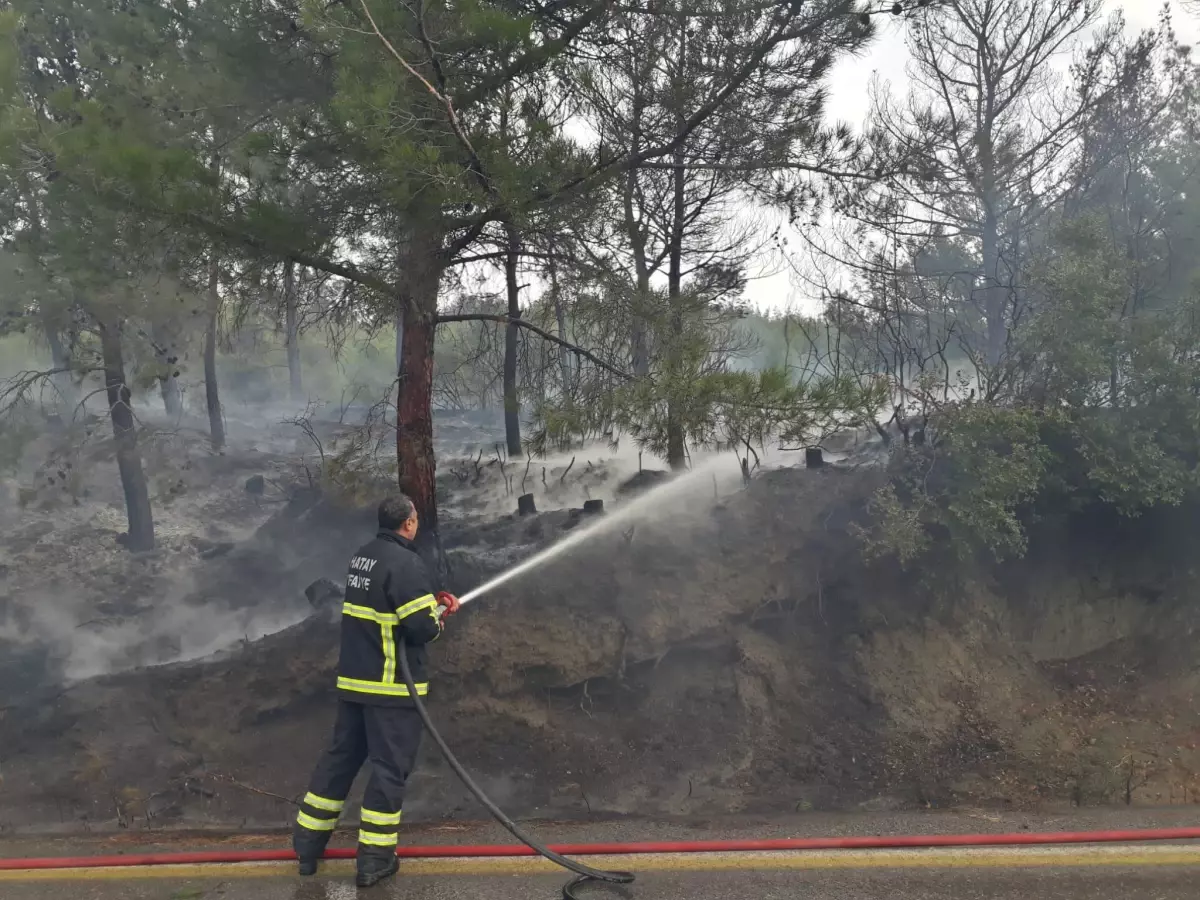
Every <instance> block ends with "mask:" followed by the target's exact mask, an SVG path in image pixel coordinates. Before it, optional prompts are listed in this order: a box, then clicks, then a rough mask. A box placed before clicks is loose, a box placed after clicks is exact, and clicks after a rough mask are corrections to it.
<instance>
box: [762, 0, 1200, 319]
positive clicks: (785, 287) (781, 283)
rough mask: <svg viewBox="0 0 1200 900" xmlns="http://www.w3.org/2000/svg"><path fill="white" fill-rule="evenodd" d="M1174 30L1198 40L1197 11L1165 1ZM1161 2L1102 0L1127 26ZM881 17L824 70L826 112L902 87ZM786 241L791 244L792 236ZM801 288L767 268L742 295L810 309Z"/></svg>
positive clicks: (889, 29) (901, 57)
mask: <svg viewBox="0 0 1200 900" xmlns="http://www.w3.org/2000/svg"><path fill="white" fill-rule="evenodd" d="M1169 5H1170V6H1171V7H1172V17H1173V22H1174V25H1175V31H1176V33H1177V34H1178V35H1179V38H1180V40H1182V41H1184V42H1186V43H1188V44H1191V45H1193V46H1194V45H1195V44H1196V42H1197V40H1200V14H1198V15H1193V14H1189V13H1187V12H1185V11H1184V10H1182V9H1181V8H1180V6H1179V4H1178V2H1176V0H1171V3H1170V4H1169ZM1162 8H1163V4H1162V3H1161V2H1159V0H1107V2H1106V3H1105V10H1106V12H1107V13H1111V12H1113V11H1115V10H1118V9H1120V10H1123V11H1124V14H1125V21H1126V22H1127V24H1128V26H1129V28H1130V30H1141V29H1143V28H1153V27H1155V26H1156V25H1157V24H1158V17H1159V15H1160V13H1161V12H1162ZM881 19H882V22H883V24H882V27H881V28H880V29H879V30H880V34H879V36H878V37H877V38H876V42H875V45H874V47H873V48H872V50H871V52H870V53H869V54H867V55H866V56H865V57H860V58H856V59H850V60H845V61H843V62H842V63H840V64H839V65H838V66H837V67H836V68H834V70H833V72H832V73H831V75H830V103H829V111H830V113H831V116H832V117H836V118H837V119H841V120H844V121H848V122H851V123H853V124H857V123H859V122H861V121H862V120H863V118H864V117H865V115H866V113H867V106H868V96H869V86H870V83H871V80H872V78H873V77H874V76H875V75H876V74H878V75H879V77H880V78H881V79H883V80H884V81H885V82H887V83H889V84H890V85H891V87H892V89H893V90H896V91H897V92H903V91H904V89H905V83H906V78H905V67H906V65H907V63H908V50H907V48H906V47H905V44H904V28H903V25H902V24H901V23H899V22H895V21H892V20H891V19H890V17H889V18H883V17H881ZM791 243H793V244H794V243H795V242H794V241H793V242H791ZM764 267H765V268H764V272H768V273H769V272H772V271H773V270H778V269H780V267H779V266H778V264H772V263H766V262H764ZM806 293H807V292H803V291H799V290H797V289H796V288H795V287H794V286H793V284H792V277H791V274H790V272H788V271H773V274H765V275H764V277H759V278H756V279H755V280H753V281H751V283H750V286H749V289H748V290H747V298H748V299H749V300H750V302H751V303H752V304H753V305H754V306H757V307H760V308H766V309H774V310H782V309H784V308H787V307H792V308H800V309H807V310H811V309H812V306H813V304H812V298H811V297H808V296H806Z"/></svg>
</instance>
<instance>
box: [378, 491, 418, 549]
mask: <svg viewBox="0 0 1200 900" xmlns="http://www.w3.org/2000/svg"><path fill="white" fill-rule="evenodd" d="M379 529H380V530H381V531H394V532H396V534H398V535H400V536H401V537H405V538H408V539H409V540H412V539H413V538H414V537H416V534H417V507H416V505H415V504H414V503H413V502H412V500H410V499H409V498H408V497H407V496H406V495H405V494H393V495H392V496H390V497H387V498H385V499H384V501H383V502H382V503H380V504H379Z"/></svg>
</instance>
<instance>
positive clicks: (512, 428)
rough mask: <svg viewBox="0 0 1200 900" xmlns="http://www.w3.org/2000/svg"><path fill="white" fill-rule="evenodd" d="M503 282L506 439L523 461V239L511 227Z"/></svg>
mask: <svg viewBox="0 0 1200 900" xmlns="http://www.w3.org/2000/svg"><path fill="white" fill-rule="evenodd" d="M504 236H505V248H504V282H505V285H506V287H507V292H508V318H509V323H508V325H507V326H506V327H505V329H504V436H505V438H506V439H507V442H508V455H509V457H510V458H512V459H520V458H521V456H522V455H524V450H523V448H522V447H521V399H520V397H519V396H518V395H517V352H518V350H519V349H520V343H521V335H520V328H519V326H517V325H516V324H514V323H513V321H512V320H513V319H519V318H520V317H521V288H520V285H518V284H517V263H518V262H519V261H520V259H521V236H520V234H518V232H517V229H516V227H515V226H514V225H512V224H511V223H506V224H505V226H504Z"/></svg>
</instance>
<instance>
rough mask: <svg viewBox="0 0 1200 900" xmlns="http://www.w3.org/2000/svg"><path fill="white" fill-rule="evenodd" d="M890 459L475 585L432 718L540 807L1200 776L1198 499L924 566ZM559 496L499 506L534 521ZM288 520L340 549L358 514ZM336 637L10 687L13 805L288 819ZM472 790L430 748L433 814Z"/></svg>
mask: <svg viewBox="0 0 1200 900" xmlns="http://www.w3.org/2000/svg"><path fill="white" fill-rule="evenodd" d="M878 477H879V476H878V474H876V473H865V472H861V471H860V472H848V471H838V470H825V471H822V472H808V471H804V470H781V471H776V472H770V473H765V474H763V475H762V476H761V477H759V478H757V479H756V480H755V481H754V482H753V483H752V484H751V485H750V487H749V488H748V489H747V490H745V491H740V492H737V493H735V494H733V495H731V496H727V497H726V498H725V499H724V500H723V501H721V502H715V501H714V500H713V499H712V497H711V495H705V492H704V491H697V492H696V495H695V496H689V497H688V499H687V500H686V501H685V502H680V503H679V504H676V505H672V507H671V508H670V509H664V510H660V513H661V515H660V516H659V517H658V518H657V519H656V520H647V521H639V522H638V523H637V525H636V527H635V528H633V529H632V530H631V529H629V528H626V527H618V528H613V529H611V530H609V531H608V532H606V533H604V534H598V535H596V536H595V537H594V538H593V539H591V540H589V541H588V542H586V543H585V545H584V546H582V547H580V548H578V549H577V550H576V551H575V552H572V553H570V554H565V555H564V556H562V557H559V558H557V559H556V560H554V561H552V562H550V563H548V564H547V565H546V566H545V567H544V568H543V569H542V570H540V571H539V572H537V573H534V574H532V575H531V576H530V577H528V578H522V579H520V580H518V581H516V582H512V583H510V584H509V585H506V586H505V587H503V588H501V589H498V590H497V591H496V592H494V593H492V594H489V595H486V596H485V597H484V598H482V599H480V600H478V601H477V602H475V603H473V604H471V605H469V606H468V607H467V608H466V609H465V610H464V611H463V613H462V615H461V616H460V618H459V619H458V620H457V621H456V622H455V628H454V629H453V631H452V632H451V633H450V634H449V635H448V636H447V638H446V639H445V641H444V643H443V644H440V645H439V646H438V647H437V651H436V653H435V659H436V664H435V668H436V673H435V684H436V698H435V699H434V701H433V706H434V714H435V716H436V717H437V718H438V720H439V721H440V722H442V723H444V725H445V731H446V734H447V737H448V738H449V740H450V741H451V743H452V744H453V745H454V746H455V747H456V748H457V749H459V750H460V751H461V753H462V757H463V758H464V760H465V761H466V762H467V763H468V764H469V765H470V766H471V767H472V768H473V769H475V770H476V771H478V772H479V773H480V774H481V775H482V779H481V780H482V781H483V782H484V783H485V785H487V786H488V787H489V789H491V790H492V791H493V792H494V793H495V795H496V799H497V800H499V801H500V802H501V803H502V804H505V805H507V806H509V807H511V809H512V810H513V811H514V812H517V813H520V814H530V813H541V814H552V813H553V814H587V813H588V812H589V811H590V812H592V813H597V814H598V813H602V812H622V813H623V812H640V813H643V814H707V813H716V812H725V811H756V810H763V811H766V810H779V809H788V810H794V809H830V808H852V807H862V806H867V807H872V806H873V807H881V806H888V807H894V806H905V805H942V804H951V803H985V804H988V803H992V804H1004V805H1018V806H1024V805H1031V804H1035V803H1039V802H1044V801H1052V802H1055V801H1061V802H1076V803H1084V804H1093V803H1122V802H1126V801H1128V802H1134V803H1143V802H1144V803H1164V802H1193V801H1194V800H1195V799H1196V796H1197V795H1196V791H1197V789H1198V788H1200V783H1198V781H1197V773H1200V753H1198V751H1197V749H1196V742H1197V740H1198V739H1200V711H1198V710H1197V708H1196V705H1195V703H1194V702H1193V697H1194V693H1195V691H1196V689H1197V686H1198V683H1200V682H1198V677H1197V673H1196V671H1195V670H1194V664H1193V663H1192V659H1194V657H1195V649H1196V638H1195V630H1196V626H1197V624H1200V622H1198V621H1197V620H1198V618H1200V617H1198V616H1197V614H1196V613H1194V612H1193V604H1192V603H1191V597H1192V594H1193V592H1194V591H1195V589H1196V584H1197V582H1196V576H1195V573H1194V572H1192V571H1191V570H1190V569H1189V568H1188V567H1187V566H1186V565H1184V564H1182V563H1181V561H1185V560H1187V559H1188V558H1189V556H1191V557H1193V558H1194V554H1193V552H1192V550H1191V548H1189V547H1187V546H1186V542H1185V539H1184V538H1182V537H1179V536H1180V535H1181V534H1187V533H1195V528H1194V523H1191V522H1190V520H1189V521H1183V520H1182V519H1181V518H1180V517H1182V516H1185V514H1184V513H1182V512H1180V513H1177V514H1173V515H1174V517H1172V516H1163V517H1159V519H1158V520H1156V521H1143V522H1141V523H1137V525H1136V526H1122V527H1118V526H1117V525H1116V524H1112V523H1110V524H1109V525H1107V526H1105V527H1103V528H1101V527H1098V526H1097V527H1095V529H1094V532H1093V533H1088V534H1081V533H1079V532H1078V529H1077V528H1074V526H1069V525H1066V524H1059V525H1050V524H1047V525H1046V526H1045V527H1046V529H1047V531H1046V532H1045V534H1044V535H1042V536H1041V537H1038V538H1037V539H1035V553H1033V554H1032V555H1031V557H1030V559H1028V560H1026V561H1024V562H1022V563H1020V564H1012V565H1009V566H1006V567H1004V568H1002V569H1000V570H992V569H991V568H989V567H986V566H980V567H976V568H975V569H974V570H973V571H972V572H970V573H968V574H967V575H964V574H963V572H962V571H956V572H954V573H953V574H951V572H950V570H949V569H947V571H945V572H942V571H937V570H929V571H924V572H914V573H902V572H898V571H893V570H891V569H886V568H878V567H868V566H865V565H864V564H863V563H862V561H861V558H860V556H859V553H858V547H857V544H856V542H855V540H854V538H853V537H852V535H851V531H852V525H853V522H854V521H855V520H856V518H858V517H860V516H861V515H862V514H863V508H864V504H865V501H866V499H867V497H868V496H869V495H870V492H871V490H872V489H873V487H874V486H875V483H876V481H877V479H878ZM561 518H562V517H561V516H559V517H558V518H556V517H555V516H552V515H548V516H546V517H545V519H544V521H543V530H542V534H541V535H540V536H539V535H538V534H537V533H536V532H537V528H536V527H535V526H534V525H532V524H531V523H530V521H529V520H525V521H520V520H514V521H511V522H509V523H508V524H507V525H505V526H503V527H501V526H493V527H492V528H493V531H497V530H499V531H503V530H504V528H507V529H509V531H511V534H510V535H509V537H508V538H507V540H510V541H512V540H518V539H521V540H526V541H528V542H530V543H531V544H533V543H537V542H539V541H540V542H546V541H549V540H551V539H552V538H553V536H554V533H555V531H556V529H557V528H559V527H561V525H562V524H563V523H562V521H561ZM310 526H311V527H310ZM272 527H275V528H279V529H283V532H282V533H288V529H292V530H294V531H295V533H296V535H299V534H300V533H304V534H309V532H310V531H311V530H312V529H313V528H316V529H319V530H320V533H322V534H324V535H325V536H326V543H327V545H328V547H329V559H330V560H332V559H333V558H334V557H335V556H337V555H338V552H340V550H341V549H342V548H341V547H340V546H334V545H340V543H341V542H343V541H350V542H351V543H354V542H355V541H356V540H357V539H358V538H359V537H360V535H358V534H356V529H355V528H354V527H352V523H351V522H350V521H349V520H347V521H345V522H342V523H340V524H337V525H336V526H331V524H330V522H329V521H328V520H324V521H318V520H314V521H312V522H311V523H308V524H305V522H304V520H303V518H300V519H296V518H293V519H292V520H291V524H286V525H285V524H284V523H283V520H282V519H281V520H280V521H279V522H278V523H277V524H275V525H273V526H272ZM331 529H332V530H331ZM531 529H532V532H531ZM481 534H483V532H475V537H480V535H481ZM1055 535H1057V537H1055ZM1064 535H1070V536H1071V537H1070V539H1069V540H1068V539H1065V538H1064V537H1063V536H1064ZM522 536H524V537H522ZM1164 536H1169V537H1171V540H1166V539H1164ZM493 537H494V538H495V539H496V540H500V539H501V538H502V537H503V535H499V534H494V535H493ZM460 539H461V540H469V539H471V533H469V532H464V533H463V534H461V535H460ZM294 540H296V541H297V542H299V541H300V539H299V537H298V536H297V537H294ZM305 540H306V541H307V540H310V538H305ZM1138 541H1141V542H1142V543H1140V544H1139V543H1137V542H1138ZM1173 541H1174V542H1175V543H1173ZM1180 542H1183V543H1180ZM297 546H307V544H305V543H298V544H297ZM1040 547H1044V548H1047V549H1046V551H1045V552H1044V553H1043V552H1037V550H1036V548H1040ZM338 558H339V559H340V556H339V557H338ZM475 558H476V559H478V558H480V556H479V555H476V557H475ZM309 563H315V561H313V560H309ZM329 565H331V566H332V565H336V567H335V568H333V569H332V571H329V572H326V573H325V574H328V575H331V576H332V577H335V578H336V577H338V576H339V574H340V571H341V564H340V563H338V564H334V563H330V564H329ZM280 574H281V576H282V573H280ZM968 575H969V577H968ZM460 577H463V576H462V575H461V570H460ZM466 577H471V578H475V577H479V570H478V569H477V570H476V571H474V572H472V573H470V574H469V575H468V576H466ZM461 586H462V585H460V587H461ZM335 655H336V621H335V620H333V619H331V618H329V617H327V616H325V615H318V616H315V617H313V618H310V619H308V620H306V621H304V622H301V623H300V624H297V625H295V626H293V627H291V628H289V629H287V630H285V631H282V632H280V633H277V634H274V635H271V636H269V637H267V638H264V639H262V640H259V641H255V642H248V643H246V644H245V645H244V646H240V647H237V648H234V649H231V650H229V651H226V652H225V653H223V654H222V655H221V656H219V657H218V658H214V659H208V660H204V661H199V662H193V663H183V664H177V665H172V666H165V667H159V668H155V669H149V670H141V671H136V672H128V673H124V674H120V675H114V676H109V677H105V678H100V679H94V680H92V681H88V682H85V683H82V684H79V685H76V686H74V687H72V688H70V689H68V690H66V691H62V692H58V693H56V694H54V695H51V696H46V697H43V698H41V699H40V700H39V701H38V702H24V703H20V704H17V705H15V706H13V707H11V708H9V709H7V710H6V711H5V712H4V713H3V719H2V720H0V773H2V774H3V777H4V782H3V786H2V787H0V826H4V825H8V826H14V827H25V826H33V825H44V826H57V825H59V824H62V825H66V826H76V827H77V826H78V824H79V822H80V821H81V820H86V821H87V822H89V823H92V824H112V823H118V822H119V823H123V824H128V825H135V824H137V825H140V824H143V823H146V822H149V823H168V822H174V823H178V822H188V823H194V824H200V823H206V822H215V821H220V822H225V823H230V822H232V823H234V824H237V823H239V822H243V821H245V822H254V823H256V824H282V823H284V822H285V821H286V820H287V818H288V815H289V812H290V810H289V807H288V805H287V804H286V803H284V802H280V801H276V800H272V799H270V798H268V797H265V796H264V795H262V794H261V793H256V792H255V791H267V792H271V793H275V794H279V795H282V796H284V797H294V796H296V795H297V794H299V793H300V792H302V791H303V789H304V782H305V779H306V778H307V774H308V770H309V767H310V766H311V764H312V762H313V760H314V758H315V755H316V754H317V753H318V752H319V749H320V747H321V745H322V744H323V742H324V740H325V739H326V736H327V731H328V728H329V725H330V721H331V714H332V698H331V692H330V683H331V678H332V669H333V665H334V661H335ZM251 789H254V790H251ZM467 810H470V811H471V812H472V814H473V812H474V808H473V807H472V806H471V805H470V803H469V801H468V800H467V799H466V798H465V797H464V795H463V792H462V791H461V789H460V788H459V786H458V785H457V784H456V783H455V781H454V779H453V776H452V775H450V774H449V773H448V771H447V770H446V769H445V768H444V767H443V766H442V765H441V764H440V763H439V761H438V760H436V759H435V758H433V756H432V755H428V756H427V758H426V760H425V762H424V764H423V767H422V770H421V774H420V776H419V778H418V779H417V781H416V782H414V785H413V793H412V800H411V802H410V811H411V812H413V813H416V814H425V815H453V814H456V813H458V812H460V811H467Z"/></svg>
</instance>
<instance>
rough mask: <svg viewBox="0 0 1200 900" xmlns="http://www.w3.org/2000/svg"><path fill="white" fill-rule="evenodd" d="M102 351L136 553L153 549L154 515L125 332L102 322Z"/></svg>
mask: <svg viewBox="0 0 1200 900" xmlns="http://www.w3.org/2000/svg"><path fill="white" fill-rule="evenodd" d="M100 352H101V354H102V358H103V361H104V385H105V389H106V391H107V394H108V414H109V418H111V419H112V427H113V439H114V441H115V443H116V448H117V468H118V470H119V471H120V473H121V487H122V488H123V489H124V491H125V514H126V517H127V518H128V521H129V536H128V541H127V542H126V547H128V549H130V550H133V551H135V552H137V551H144V550H153V549H154V514H153V512H152V511H151V509H150V490H149V488H148V487H147V486H146V473H145V472H144V471H143V470H142V456H141V453H140V452H139V451H138V441H137V425H136V423H135V422H134V419H133V407H132V406H131V405H130V400H131V395H130V391H129V386H128V384H127V383H126V381H125V359H124V356H123V354H122V352H121V335H120V332H119V331H117V330H116V329H114V328H112V327H110V326H108V325H105V324H104V323H100Z"/></svg>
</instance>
